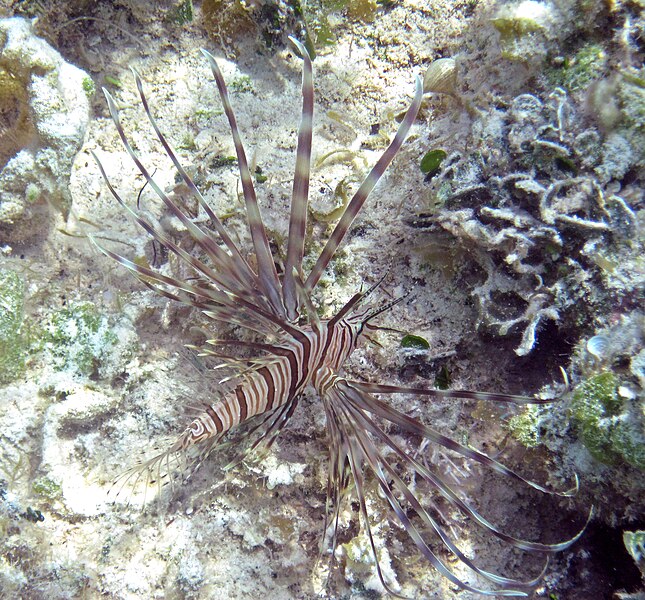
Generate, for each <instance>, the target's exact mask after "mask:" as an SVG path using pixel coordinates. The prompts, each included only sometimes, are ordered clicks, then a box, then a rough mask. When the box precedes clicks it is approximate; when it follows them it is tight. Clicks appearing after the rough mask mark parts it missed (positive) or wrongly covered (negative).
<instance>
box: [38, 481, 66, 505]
mask: <svg viewBox="0 0 645 600" xmlns="http://www.w3.org/2000/svg"><path fill="white" fill-rule="evenodd" d="M31 490H32V491H33V493H34V494H35V495H36V496H39V497H41V498H43V499H45V500H48V501H49V502H52V501H54V500H56V499H57V498H59V497H60V496H61V493H62V488H61V486H60V485H59V484H58V483H56V482H55V481H54V480H53V479H50V478H49V477H40V478H39V479H36V480H35V481H34V482H33V483H32V484H31Z"/></svg>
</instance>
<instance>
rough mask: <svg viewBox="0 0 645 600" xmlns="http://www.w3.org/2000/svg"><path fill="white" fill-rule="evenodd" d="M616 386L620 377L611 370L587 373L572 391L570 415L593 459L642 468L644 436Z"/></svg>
mask: <svg viewBox="0 0 645 600" xmlns="http://www.w3.org/2000/svg"><path fill="white" fill-rule="evenodd" d="M619 386H620V379H619V378H618V376H617V375H616V374H615V373H613V372H611V371H604V372H601V373H596V374H594V375H592V376H590V377H589V378H588V379H586V380H585V381H583V382H582V383H581V384H580V385H578V386H577V387H576V388H575V390H574V392H573V396H572V401H571V416H572V419H573V422H574V424H575V425H576V428H577V430H578V433H579V436H580V439H581V441H582V443H583V444H584V446H585V447H586V448H587V450H588V451H589V453H590V454H591V455H592V456H593V457H594V458H595V459H596V460H598V461H600V462H602V463H604V464H608V465H615V464H619V463H621V462H626V463H628V464H630V465H632V466H634V467H637V468H639V469H645V440H644V439H643V435H642V431H640V429H641V428H640V427H639V424H638V423H637V422H636V420H635V419H633V418H630V415H629V412H628V411H626V408H628V407H626V406H625V404H626V403H627V402H628V400H627V399H625V398H621V397H620V395H619V394H618V389H619Z"/></svg>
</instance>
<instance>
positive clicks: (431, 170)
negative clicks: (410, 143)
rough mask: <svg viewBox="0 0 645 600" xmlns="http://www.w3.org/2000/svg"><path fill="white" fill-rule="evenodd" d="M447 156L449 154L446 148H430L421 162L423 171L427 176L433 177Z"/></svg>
mask: <svg viewBox="0 0 645 600" xmlns="http://www.w3.org/2000/svg"><path fill="white" fill-rule="evenodd" d="M446 156H448V155H447V154H446V152H445V150H430V151H429V152H426V153H425V154H424V156H423V158H422V159H421V164H420V165H419V166H420V168H421V172H422V173H423V174H424V175H426V176H427V177H432V176H433V175H435V174H436V173H437V172H438V171H439V168H440V167H441V163H442V162H443V160H444V159H445V158H446Z"/></svg>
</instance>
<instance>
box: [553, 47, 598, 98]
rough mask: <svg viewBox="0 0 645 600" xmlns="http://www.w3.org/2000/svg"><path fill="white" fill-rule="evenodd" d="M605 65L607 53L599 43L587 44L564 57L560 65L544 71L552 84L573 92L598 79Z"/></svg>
mask: <svg viewBox="0 0 645 600" xmlns="http://www.w3.org/2000/svg"><path fill="white" fill-rule="evenodd" d="M606 66H607V53H606V52H605V50H604V48H603V47H602V46H601V45H599V44H588V45H586V46H583V47H582V48H580V50H578V51H577V52H576V53H575V54H574V55H573V56H572V57H570V58H565V59H564V63H563V64H562V66H560V67H557V68H553V69H550V70H548V71H547V72H546V75H547V78H548V79H549V82H550V83H551V85H553V86H560V87H563V88H566V89H567V90H569V91H570V92H575V91H577V90H581V89H584V88H586V87H587V86H588V85H589V84H590V83H591V82H592V81H595V80H597V79H600V77H602V75H603V72H604V70H605V68H606Z"/></svg>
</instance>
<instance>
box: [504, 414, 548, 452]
mask: <svg viewBox="0 0 645 600" xmlns="http://www.w3.org/2000/svg"><path fill="white" fill-rule="evenodd" d="M540 414H541V411H540V407H539V406H538V405H536V404H532V405H529V406H527V407H526V408H525V409H524V410H523V411H522V412H521V413H520V414H519V415H515V416H514V417H512V418H511V419H510V421H509V422H508V430H509V431H510V432H511V435H512V436H513V437H514V438H515V439H516V440H517V441H518V442H520V444H522V445H523V446H526V447H527V448H535V447H536V446H539V445H540Z"/></svg>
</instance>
